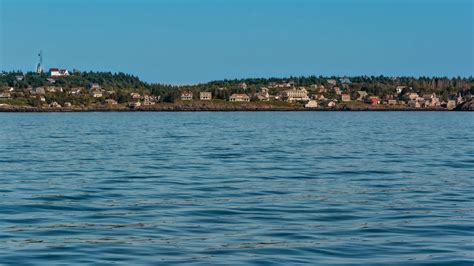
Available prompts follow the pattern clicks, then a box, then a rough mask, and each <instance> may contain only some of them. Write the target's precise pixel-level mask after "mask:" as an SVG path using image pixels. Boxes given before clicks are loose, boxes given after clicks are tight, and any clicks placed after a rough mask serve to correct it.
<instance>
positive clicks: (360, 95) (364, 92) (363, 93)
mask: <svg viewBox="0 0 474 266" xmlns="http://www.w3.org/2000/svg"><path fill="white" fill-rule="evenodd" d="M357 94H359V98H357V100H358V101H363V100H364V98H365V97H367V96H368V95H369V94H368V93H367V92H366V91H357Z"/></svg>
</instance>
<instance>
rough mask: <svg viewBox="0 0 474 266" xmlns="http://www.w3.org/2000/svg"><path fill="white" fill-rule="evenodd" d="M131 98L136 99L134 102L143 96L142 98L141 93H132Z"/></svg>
mask: <svg viewBox="0 0 474 266" xmlns="http://www.w3.org/2000/svg"><path fill="white" fill-rule="evenodd" d="M130 96H131V97H132V99H134V100H139V99H141V98H142V96H141V95H140V93H138V92H131V93H130Z"/></svg>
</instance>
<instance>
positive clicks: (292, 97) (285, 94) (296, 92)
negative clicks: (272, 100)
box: [280, 88, 309, 102]
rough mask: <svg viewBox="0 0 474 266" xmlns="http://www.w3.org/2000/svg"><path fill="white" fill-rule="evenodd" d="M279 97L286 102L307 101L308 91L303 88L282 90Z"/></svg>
mask: <svg viewBox="0 0 474 266" xmlns="http://www.w3.org/2000/svg"><path fill="white" fill-rule="evenodd" d="M280 98H281V99H283V100H284V101H287V102H294V101H309V97H308V91H307V90H306V89H305V88H300V89H296V88H293V89H291V90H285V91H282V92H281V94H280Z"/></svg>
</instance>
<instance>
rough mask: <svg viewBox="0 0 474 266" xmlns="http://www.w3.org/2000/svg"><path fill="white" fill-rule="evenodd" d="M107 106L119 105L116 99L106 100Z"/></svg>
mask: <svg viewBox="0 0 474 266" xmlns="http://www.w3.org/2000/svg"><path fill="white" fill-rule="evenodd" d="M105 104H108V105H116V104H117V101H116V100H114V99H106V100H105Z"/></svg>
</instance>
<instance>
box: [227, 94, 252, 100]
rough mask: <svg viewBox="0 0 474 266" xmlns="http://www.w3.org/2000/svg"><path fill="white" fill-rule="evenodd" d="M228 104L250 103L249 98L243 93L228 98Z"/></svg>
mask: <svg viewBox="0 0 474 266" xmlns="http://www.w3.org/2000/svg"><path fill="white" fill-rule="evenodd" d="M229 102H250V97H249V96H248V95H247V94H245V93H234V94H232V95H231V96H230V97H229Z"/></svg>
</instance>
